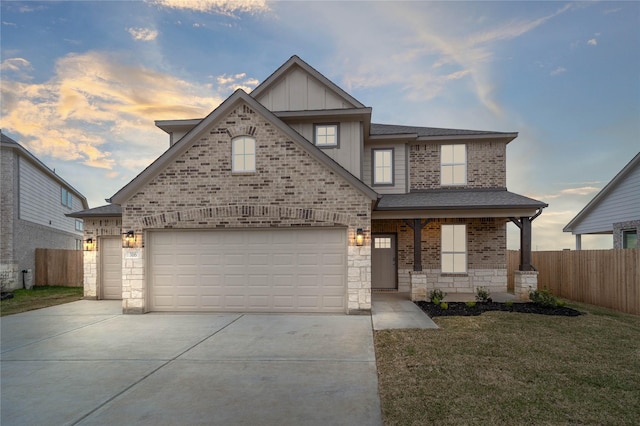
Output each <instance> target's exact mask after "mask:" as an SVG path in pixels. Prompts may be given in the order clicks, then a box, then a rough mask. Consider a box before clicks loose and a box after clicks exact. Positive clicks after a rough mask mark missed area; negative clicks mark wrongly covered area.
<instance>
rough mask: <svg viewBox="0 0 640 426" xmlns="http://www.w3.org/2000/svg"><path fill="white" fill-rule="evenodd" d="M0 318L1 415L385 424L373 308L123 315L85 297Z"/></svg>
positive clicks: (77, 420) (5, 420)
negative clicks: (362, 311)
mask: <svg viewBox="0 0 640 426" xmlns="http://www.w3.org/2000/svg"><path fill="white" fill-rule="evenodd" d="M0 328H1V331H2V336H1V360H0V372H1V382H0V384H1V389H0V394H1V401H0V402H1V407H2V410H1V411H2V412H1V415H0V423H1V424H2V425H3V426H10V425H32V424H33V425H35V424H50V425H63V424H73V425H75V424H81V425H114V424H140V425H144V424H149V425H177V424H180V425H194V424H207V425H210V424H215V425H258V424H259V425H329V424H331V425H381V424H382V419H381V412H380V401H379V397H378V381H377V373H376V364H375V353H374V349H373V332H372V329H371V318H370V317H369V316H346V315H293V314H284V315H276V314H273V315H249V314H189V315H183V314H147V315H122V314H121V303H120V302H119V301H115V302H110V301H89V300H82V301H78V302H73V303H69V304H66V305H60V306H55V307H52V308H46V309H41V310H38V311H32V312H26V313H22V314H17V315H10V316H7V317H2V318H1V319H0Z"/></svg>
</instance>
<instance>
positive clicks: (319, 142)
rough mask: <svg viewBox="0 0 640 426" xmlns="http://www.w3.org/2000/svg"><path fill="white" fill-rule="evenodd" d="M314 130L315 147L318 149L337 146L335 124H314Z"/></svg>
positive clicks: (336, 128) (336, 127)
mask: <svg viewBox="0 0 640 426" xmlns="http://www.w3.org/2000/svg"><path fill="white" fill-rule="evenodd" d="M315 128H316V132H315V138H316V140H315V142H316V146H318V147H320V148H322V147H337V146H338V125H337V124H316V126H315Z"/></svg>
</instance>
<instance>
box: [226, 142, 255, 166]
mask: <svg viewBox="0 0 640 426" xmlns="http://www.w3.org/2000/svg"><path fill="white" fill-rule="evenodd" d="M231 145H232V148H231V150H232V153H231V156H232V165H231V170H232V171H233V172H235V173H251V172H255V171H256V140H255V139H254V138H252V137H249V136H240V137H238V138H235V139H234V140H233V141H232V142H231Z"/></svg>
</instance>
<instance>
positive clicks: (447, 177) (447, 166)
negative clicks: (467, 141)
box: [440, 145, 467, 185]
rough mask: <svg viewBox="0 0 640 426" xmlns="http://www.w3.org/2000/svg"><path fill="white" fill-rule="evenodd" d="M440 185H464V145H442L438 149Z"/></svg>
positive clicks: (465, 172)
mask: <svg viewBox="0 0 640 426" xmlns="http://www.w3.org/2000/svg"><path fill="white" fill-rule="evenodd" d="M440 183H441V184H442V185H466V183H467V147H466V145H442V147H441V148H440Z"/></svg>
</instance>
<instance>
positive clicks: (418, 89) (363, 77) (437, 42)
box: [274, 2, 572, 117]
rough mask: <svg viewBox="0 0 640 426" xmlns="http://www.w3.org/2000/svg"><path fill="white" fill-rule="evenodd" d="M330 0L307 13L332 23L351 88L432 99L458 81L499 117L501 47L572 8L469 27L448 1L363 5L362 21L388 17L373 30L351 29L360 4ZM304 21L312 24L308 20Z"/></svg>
mask: <svg viewBox="0 0 640 426" xmlns="http://www.w3.org/2000/svg"><path fill="white" fill-rule="evenodd" d="M330 4H332V5H333V7H325V8H324V9H326V10H323V7H322V6H321V5H318V6H317V8H316V9H314V10H313V12H310V11H308V10H307V12H308V13H307V14H308V16H310V17H311V18H310V19H314V20H316V21H318V22H324V21H325V20H326V19H327V18H330V19H331V22H332V23H333V25H332V26H331V28H328V29H327V31H328V36H329V37H333V38H335V40H336V46H337V49H336V52H335V55H334V57H335V61H334V63H335V65H334V66H335V68H336V72H339V73H340V74H341V75H343V82H342V83H343V85H344V86H345V87H346V89H348V90H353V89H369V88H378V87H385V86H387V87H390V86H392V85H397V86H400V87H401V88H402V89H403V91H404V93H405V94H406V97H407V98H408V99H410V100H422V101H425V100H430V99H433V98H434V97H436V96H449V95H454V94H455V88H456V87H458V88H460V90H462V91H463V92H465V93H472V94H473V95H474V96H475V98H476V99H477V101H478V102H479V103H480V104H481V105H482V106H484V107H485V108H486V109H487V110H489V111H490V112H491V113H492V114H493V115H494V116H496V117H502V116H503V115H504V114H505V113H504V111H503V108H502V106H501V105H500V103H499V102H498V101H497V99H496V89H497V88H498V87H497V85H496V82H495V79H494V78H493V75H494V74H493V67H494V66H495V65H494V64H495V62H496V59H498V58H499V52H500V51H501V49H502V48H503V47H502V46H503V45H504V44H505V43H506V42H509V41H510V40H513V39H516V38H518V37H522V36H523V35H524V34H527V33H529V32H531V31H534V30H536V29H538V28H540V27H541V26H543V25H544V24H545V23H547V22H548V21H550V20H552V19H554V18H555V17H557V16H559V15H561V14H563V13H566V12H567V11H569V10H570V9H571V7H572V6H571V4H567V5H563V6H561V7H558V8H556V9H555V10H554V11H552V12H551V13H548V14H546V15H544V16H541V17H534V18H526V19H513V20H506V21H504V20H503V21H496V22H482V20H475V21H474V22H473V23H472V24H470V25H463V22H462V21H464V19H463V18H462V17H461V16H460V14H459V13H456V10H455V8H453V7H451V8H449V7H448V6H447V5H448V3H447V4H445V3H436V2H433V3H431V2H429V3H420V4H421V5H425V6H423V7H422V8H419V7H417V6H416V4H417V3H413V2H394V3H393V4H391V3H389V2H373V3H371V4H370V6H371V7H367V8H366V9H362V8H360V9H359V10H358V11H357V13H358V16H359V22H363V23H364V22H376V23H381V24H378V27H377V28H376V29H375V31H374V33H373V34H374V35H373V36H372V33H371V32H370V31H366V30H363V31H362V32H361V33H358V32H354V31H352V29H353V26H354V22H353V13H350V12H354V11H352V10H342V9H339V7H344V8H348V7H351V8H357V5H355V4H354V3H348V2H347V3H346V5H344V6H342V4H340V6H337V4H336V3H330ZM275 5H279V3H274V7H276V6H275ZM427 5H428V6H427ZM440 8H444V9H446V10H445V12H444V13H438V12H439V11H440ZM336 9H338V10H336ZM435 9H438V10H437V11H436V10H435ZM432 10H433V11H432ZM276 12H277V13H278V14H280V15H284V14H286V13H287V12H286V11H284V10H282V11H281V10H276ZM447 13H448V15H447ZM348 17H350V18H348ZM436 17H437V18H436ZM436 19H437V20H436ZM283 21H284V19H283ZM465 22H466V23H468V22H467V21H465ZM449 24H452V25H449ZM292 25H299V26H302V25H303V23H298V24H295V23H294V24H292ZM304 25H313V24H312V23H309V22H308V21H304ZM456 28H465V31H464V32H459V31H457V30H456ZM486 28H490V29H486ZM345 32H349V34H350V35H349V37H346V38H345V37H344V34H345ZM499 59H503V58H499ZM452 89H453V90H452Z"/></svg>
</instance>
